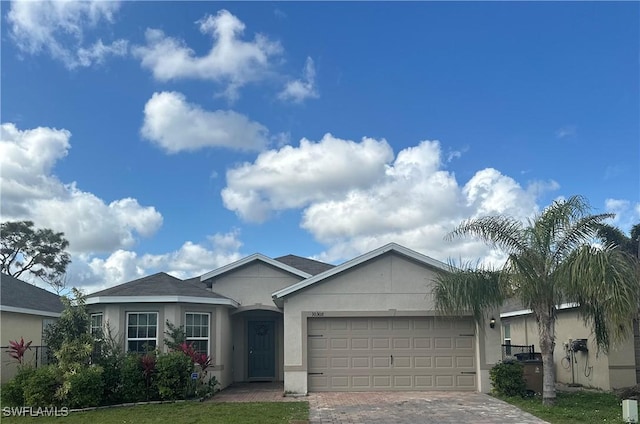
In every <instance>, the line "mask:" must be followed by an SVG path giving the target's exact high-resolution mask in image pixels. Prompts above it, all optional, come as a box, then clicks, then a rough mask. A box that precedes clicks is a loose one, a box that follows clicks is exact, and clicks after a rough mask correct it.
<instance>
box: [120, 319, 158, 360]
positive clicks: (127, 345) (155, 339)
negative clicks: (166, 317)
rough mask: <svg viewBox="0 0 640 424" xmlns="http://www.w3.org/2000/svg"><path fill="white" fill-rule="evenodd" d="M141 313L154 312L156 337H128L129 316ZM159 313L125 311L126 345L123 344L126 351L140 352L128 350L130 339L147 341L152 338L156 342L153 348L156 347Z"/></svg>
mask: <svg viewBox="0 0 640 424" xmlns="http://www.w3.org/2000/svg"><path fill="white" fill-rule="evenodd" d="M141 314H146V315H149V314H155V316H156V337H155V338H151V337H129V316H131V315H141ZM159 320H160V314H159V313H158V311H131V312H127V313H126V317H125V329H126V330H125V331H126V336H127V337H126V338H125V340H126V346H125V351H126V352H135V353H140V352H138V351H132V350H129V342H130V341H149V340H154V341H155V342H156V345H155V348H157V347H158V342H159V340H158V335H159V333H160V321H159ZM137 326H138V324H136V327H137Z"/></svg>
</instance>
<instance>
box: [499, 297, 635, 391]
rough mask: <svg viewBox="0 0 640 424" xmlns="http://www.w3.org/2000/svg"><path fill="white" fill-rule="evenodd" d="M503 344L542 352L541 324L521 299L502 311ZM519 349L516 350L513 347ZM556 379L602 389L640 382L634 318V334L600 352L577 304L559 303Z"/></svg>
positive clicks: (555, 351)
mask: <svg viewBox="0 0 640 424" xmlns="http://www.w3.org/2000/svg"><path fill="white" fill-rule="evenodd" d="M500 319H501V321H502V334H503V343H504V344H511V345H533V346H534V349H535V351H536V352H540V342H539V336H538V325H537V323H536V319H535V317H534V316H533V313H532V312H531V310H528V309H524V308H523V307H522V306H521V305H520V304H519V303H518V302H507V304H506V305H505V307H503V308H502V312H501V313H500ZM513 351H514V352H515V349H513ZM554 363H555V370H556V381H557V382H559V383H564V384H569V385H570V384H575V385H581V386H584V387H593V388H598V389H602V390H612V389H617V388H621V387H629V386H635V385H636V384H640V332H639V331H638V322H637V320H634V334H633V336H632V337H629V338H628V339H627V340H626V341H625V342H623V343H621V344H619V345H617V346H614V347H612V348H611V349H610V350H609V353H608V354H605V353H604V352H598V348H597V346H596V344H595V337H594V336H593V334H592V331H591V328H590V326H588V325H586V324H585V322H584V320H583V319H582V318H581V317H580V316H579V315H578V311H577V309H576V305H575V304H569V303H567V304H562V305H559V307H558V311H557V320H556V347H555V350H554Z"/></svg>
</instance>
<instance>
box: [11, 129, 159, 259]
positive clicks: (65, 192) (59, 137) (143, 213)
mask: <svg viewBox="0 0 640 424" xmlns="http://www.w3.org/2000/svg"><path fill="white" fill-rule="evenodd" d="M70 137H71V133H70V132H69V131H67V130H64V129H55V128H47V127H39V128H35V129H28V130H20V129H18V128H17V127H16V126H15V125H14V124H12V123H5V124H2V127H1V132H0V167H1V168H2V178H1V179H0V182H1V184H2V203H1V205H0V214H1V215H2V219H3V220H23V219H29V220H33V221H34V222H35V223H36V225H38V226H42V227H47V228H52V229H54V230H55V231H62V232H64V233H65V237H66V238H67V239H68V240H69V243H70V246H69V250H70V251H71V252H72V253H91V252H109V251H112V250H114V249H117V248H126V247H131V246H133V245H134V244H135V242H136V239H137V238H138V236H144V237H148V236H151V235H153V234H154V233H155V232H156V231H157V229H158V228H159V227H160V226H161V225H162V215H161V214H160V213H159V212H158V211H156V210H155V208H153V207H151V206H146V207H145V206H141V205H140V204H139V203H138V201H137V200H136V199H132V198H124V199H120V200H115V201H113V202H111V203H108V204H107V203H106V202H105V201H104V200H102V199H100V198H99V197H97V196H95V195H94V194H92V193H89V192H86V191H82V190H81V189H79V188H78V186H77V184H76V183H75V182H71V183H67V184H65V183H63V182H61V181H60V180H59V179H58V178H57V177H56V176H55V175H53V167H54V166H55V164H56V162H57V161H58V160H60V159H62V158H64V157H65V156H66V155H67V154H68V152H69V149H70V143H69V139H70Z"/></svg>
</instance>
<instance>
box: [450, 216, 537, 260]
mask: <svg viewBox="0 0 640 424" xmlns="http://www.w3.org/2000/svg"><path fill="white" fill-rule="evenodd" d="M468 235H471V236H473V237H477V238H479V239H480V240H482V241H484V242H485V243H487V244H489V245H491V246H494V247H498V248H500V249H503V250H505V251H506V252H507V253H512V252H520V251H522V250H523V249H525V247H526V243H525V242H526V241H525V240H524V237H523V226H522V223H521V222H520V221H518V220H516V219H514V218H512V217H508V216H485V217H481V218H476V219H469V220H466V221H463V222H462V223H461V224H460V225H459V226H458V227H456V228H455V229H454V230H453V231H451V232H450V233H449V234H447V236H446V237H445V240H449V241H450V240H453V239H454V238H458V237H464V236H468Z"/></svg>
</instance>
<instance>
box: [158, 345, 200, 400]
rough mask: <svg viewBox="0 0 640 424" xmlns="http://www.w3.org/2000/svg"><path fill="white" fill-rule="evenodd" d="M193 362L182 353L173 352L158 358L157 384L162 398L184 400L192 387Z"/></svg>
mask: <svg viewBox="0 0 640 424" xmlns="http://www.w3.org/2000/svg"><path fill="white" fill-rule="evenodd" d="M192 372H193V362H192V361H191V358H189V357H188V356H187V355H185V354H184V353H182V352H171V353H167V354H164V355H160V356H158V361H157V363H156V378H155V380H156V384H157V387H158V392H159V394H160V398H161V399H163V400H165V399H169V400H175V399H184V398H185V397H186V396H187V392H188V390H189V387H190V386H191V373H192Z"/></svg>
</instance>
